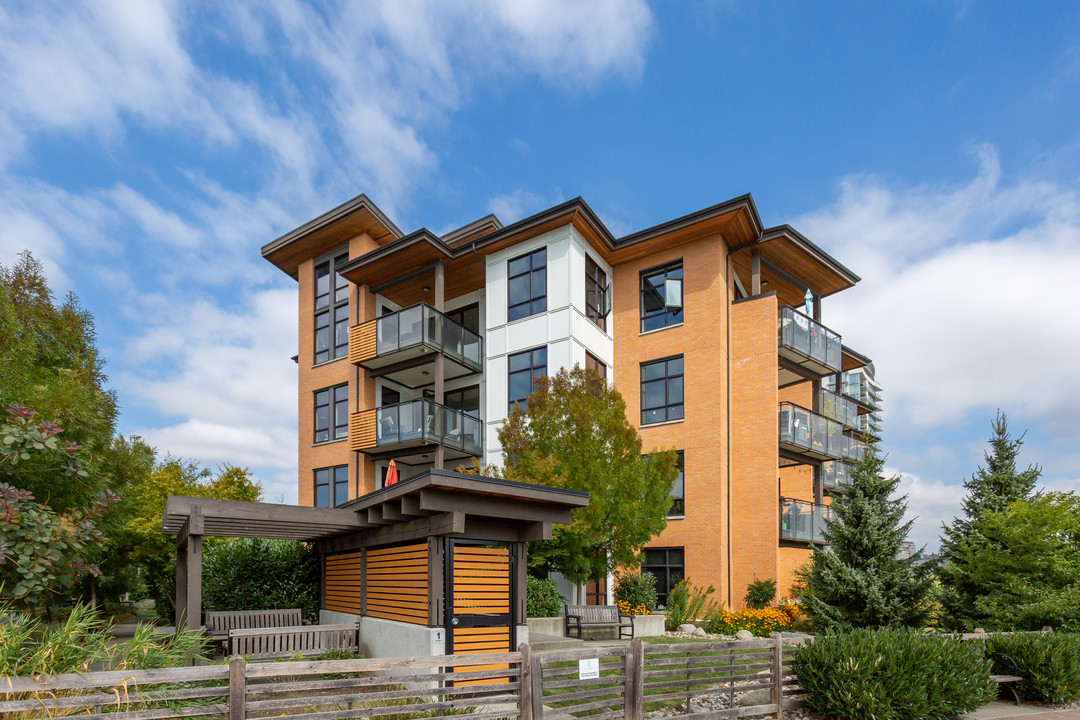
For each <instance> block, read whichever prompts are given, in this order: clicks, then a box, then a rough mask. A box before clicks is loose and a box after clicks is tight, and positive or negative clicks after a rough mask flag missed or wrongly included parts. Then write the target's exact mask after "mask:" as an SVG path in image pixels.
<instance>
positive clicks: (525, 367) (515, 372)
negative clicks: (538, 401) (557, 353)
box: [506, 345, 547, 411]
mask: <svg viewBox="0 0 1080 720" xmlns="http://www.w3.org/2000/svg"><path fill="white" fill-rule="evenodd" d="M544 375H547V346H546V345H545V346H544V347H539V348H535V349H533V350H526V351H525V352H519V353H515V354H513V355H511V356H510V357H509V358H507V378H506V379H507V382H506V397H507V399H508V400H509V402H508V403H507V405H508V406H509V410H510V411H512V410H513V409H514V405H516V404H518V403H520V404H521V407H522V409H524V408H525V401H526V398H528V397H529V396H530V395H532V392H533V390H535V389H536V378H538V377H543V376H544Z"/></svg>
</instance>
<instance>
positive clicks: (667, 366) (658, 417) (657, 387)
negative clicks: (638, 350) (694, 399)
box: [641, 356, 683, 425]
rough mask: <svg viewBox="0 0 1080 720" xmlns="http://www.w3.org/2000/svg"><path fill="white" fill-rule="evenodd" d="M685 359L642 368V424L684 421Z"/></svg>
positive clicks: (659, 361) (657, 363)
mask: <svg viewBox="0 0 1080 720" xmlns="http://www.w3.org/2000/svg"><path fill="white" fill-rule="evenodd" d="M682 417H683V359H682V356H679V357H674V358H667V359H666V360H654V361H653V362H649V363H642V364H641V424H642V425H651V424H653V423H662V422H670V421H672V420H682Z"/></svg>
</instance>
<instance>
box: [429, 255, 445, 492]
mask: <svg viewBox="0 0 1080 720" xmlns="http://www.w3.org/2000/svg"><path fill="white" fill-rule="evenodd" d="M445 295H446V268H445V267H444V266H443V264H442V262H441V261H439V262H437V263H435V309H436V310H438V311H439V312H440V313H441V312H442V311H443V308H444V307H445V305H446V298H445ZM444 335H445V333H444ZM443 339H445V338H443ZM437 345H438V347H439V352H438V353H437V354H436V355H435V373H434V374H435V402H436V403H437V405H438V407H436V408H432V412H433V413H434V416H435V417H434V431H435V435H436V437H438V438H439V442H438V444H437V445H435V462H434V463H433V464H434V465H435V469H436V470H442V469H443V462H444V458H443V456H444V454H445V451H444V450H443V444H442V440H443V439H444V433H445V431H446V429H445V428H444V427H443V424H444V423H443V420H444V418H443V415H442V412H441V410H440V408H442V406H443V401H444V397H443V392H444V388H443V385H444V377H445V369H444V363H445V358H444V355H443V350H444V348H443V343H442V341H441V340H440V342H438V343H437Z"/></svg>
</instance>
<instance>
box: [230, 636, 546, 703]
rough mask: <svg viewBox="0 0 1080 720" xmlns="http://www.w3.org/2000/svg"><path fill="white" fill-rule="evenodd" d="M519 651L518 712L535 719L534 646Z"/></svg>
mask: <svg viewBox="0 0 1080 720" xmlns="http://www.w3.org/2000/svg"><path fill="white" fill-rule="evenodd" d="M518 652H520V653H521V675H519V676H518V710H519V712H518V714H519V716H520V717H521V720H533V704H532V697H533V694H532V689H533V688H532V682H533V678H532V648H530V647H529V643H521V645H519V646H518ZM230 720H231V718H230Z"/></svg>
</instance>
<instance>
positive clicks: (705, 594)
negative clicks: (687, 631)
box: [664, 580, 716, 630]
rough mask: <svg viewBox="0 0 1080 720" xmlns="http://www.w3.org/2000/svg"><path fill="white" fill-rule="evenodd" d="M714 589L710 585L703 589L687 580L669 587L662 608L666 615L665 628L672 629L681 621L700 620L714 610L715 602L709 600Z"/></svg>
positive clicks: (681, 622) (680, 623)
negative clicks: (665, 602)
mask: <svg viewBox="0 0 1080 720" xmlns="http://www.w3.org/2000/svg"><path fill="white" fill-rule="evenodd" d="M714 590H715V588H714V587H713V586H712V585H710V586H709V587H707V588H704V589H703V588H699V587H697V586H696V585H694V584H693V583H692V582H690V581H689V580H682V581H680V582H679V584H678V585H676V586H675V587H673V588H671V594H669V595H668V601H667V607H666V608H665V610H664V612H665V614H666V615H667V617H666V618H665V620H664V625H665V626H666V627H667V629H668V630H674V629H676V628H677V627H679V626H680V625H682V624H683V623H688V622H693V621H694V620H702V619H704V618H706V617H708V616H709V615H711V614H713V613H714V612H716V603H714V602H712V601H710V600H709V596H710V595H712V594H713V591H714Z"/></svg>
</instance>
